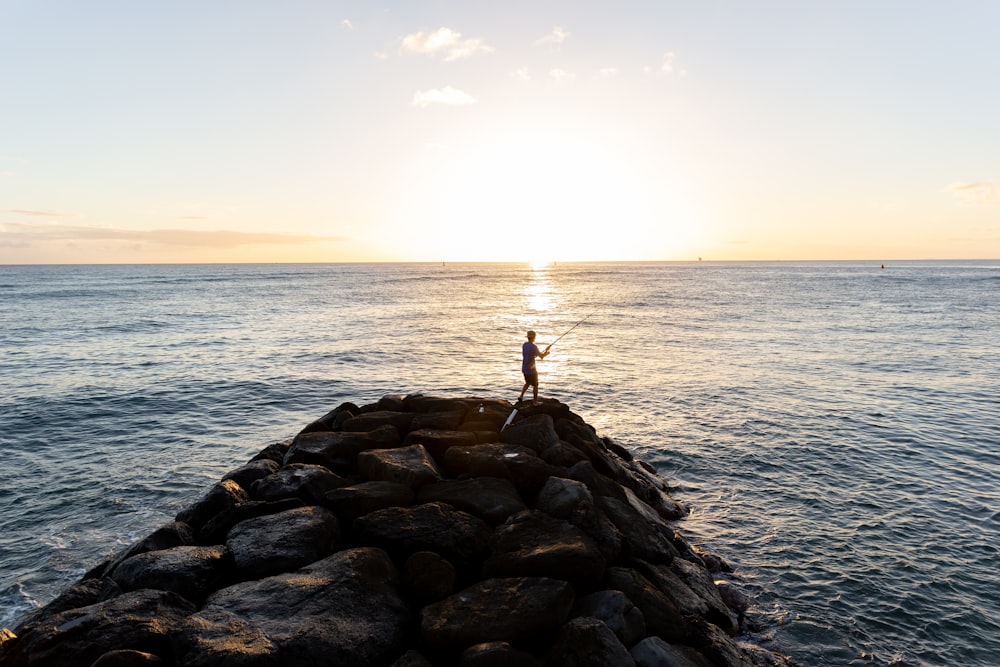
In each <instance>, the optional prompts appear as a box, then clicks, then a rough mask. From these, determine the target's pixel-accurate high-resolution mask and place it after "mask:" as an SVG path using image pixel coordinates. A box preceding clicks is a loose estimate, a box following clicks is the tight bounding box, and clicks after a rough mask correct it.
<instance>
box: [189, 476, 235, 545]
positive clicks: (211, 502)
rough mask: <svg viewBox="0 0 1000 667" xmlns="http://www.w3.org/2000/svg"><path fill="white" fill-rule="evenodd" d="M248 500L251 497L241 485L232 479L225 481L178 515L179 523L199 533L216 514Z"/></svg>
mask: <svg viewBox="0 0 1000 667" xmlns="http://www.w3.org/2000/svg"><path fill="white" fill-rule="evenodd" d="M248 500H250V497H249V496H248V495H247V492H246V491H244V490H243V489H242V488H241V487H240V485H239V484H237V483H236V482H234V481H233V480H231V479H227V480H223V481H221V482H219V483H218V484H216V485H215V486H213V487H212V489H211V490H210V491H209V492H208V493H207V494H205V496H204V497H203V498H202V499H201V500H199V501H198V502H196V503H195V504H194V505H192V506H191V507H189V508H188V509H186V510H184V511H182V512H181V513H180V514H178V515H177V521H180V522H183V523H186V524H188V525H189V526H191V529H192V530H194V531H195V533H197V532H198V531H199V530H201V528H202V526H204V525H205V523H207V522H208V520H209V519H211V518H212V517H213V516H215V515H216V514H218V513H220V512H222V511H225V510H227V509H232V508H233V507H235V506H236V505H239V504H240V503H245V502H247V501H248Z"/></svg>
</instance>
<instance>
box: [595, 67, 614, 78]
mask: <svg viewBox="0 0 1000 667" xmlns="http://www.w3.org/2000/svg"><path fill="white" fill-rule="evenodd" d="M617 75H618V68H617V67H602V68H601V69H599V70H597V76H600V77H609V76H617Z"/></svg>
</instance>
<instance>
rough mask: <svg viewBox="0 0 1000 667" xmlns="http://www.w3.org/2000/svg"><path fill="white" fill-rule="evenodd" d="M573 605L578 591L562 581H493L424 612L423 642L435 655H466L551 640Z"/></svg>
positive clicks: (457, 594) (517, 579)
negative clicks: (492, 646)
mask: <svg viewBox="0 0 1000 667" xmlns="http://www.w3.org/2000/svg"><path fill="white" fill-rule="evenodd" d="M573 600H574V593H573V587H572V586H570V585H569V584H568V583H567V582H565V581H560V580H558V579H546V578H543V577H516V578H509V579H487V580H485V581H481V582H478V583H476V584H473V585H472V586H470V587H468V588H466V589H464V590H462V591H460V592H458V593H456V594H455V595H452V596H450V597H448V598H445V599H444V600H442V601H441V602H437V603H435V604H431V605H428V606H426V607H424V608H423V610H422V611H421V620H420V636H421V641H422V642H423V644H424V645H426V646H427V647H429V648H430V649H431V650H434V651H461V650H464V649H465V648H467V647H469V646H474V645H476V644H483V643H486V642H496V641H505V642H511V643H513V644H517V643H518V642H522V641H528V640H533V639H536V638H539V637H547V636H549V635H551V633H553V632H554V631H555V630H556V629H557V628H559V627H560V626H562V624H563V623H565V622H566V619H567V618H568V617H569V612H570V610H571V609H572V607H573Z"/></svg>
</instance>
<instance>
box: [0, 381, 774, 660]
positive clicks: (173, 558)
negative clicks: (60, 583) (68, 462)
mask: <svg viewBox="0 0 1000 667" xmlns="http://www.w3.org/2000/svg"><path fill="white" fill-rule="evenodd" d="M512 409H513V406H512V405H511V404H510V403H508V402H506V401H501V400H496V399H482V398H456V399H448V398H437V397H426V396H420V395H412V396H385V397H383V398H382V399H380V400H379V401H377V402H376V403H373V404H369V405H362V406H358V405H355V404H354V403H342V404H340V405H339V406H338V407H337V408H335V409H333V410H331V411H330V412H328V413H327V414H325V415H324V416H323V417H321V418H319V419H317V420H315V421H313V422H311V423H310V424H308V425H307V426H306V427H305V428H304V429H302V431H301V432H299V434H298V435H296V436H295V438H293V439H291V440H287V441H284V442H280V443H275V444H272V445H269V446H267V447H265V448H264V449H263V450H261V451H260V452H259V453H258V454H257V455H255V456H253V457H252V458H251V459H250V460H249V461H248V462H247V463H246V464H244V465H241V466H238V467H236V468H234V469H232V471H231V472H230V473H228V474H227V475H225V477H224V478H223V479H222V480H221V481H220V482H219V483H218V484H216V485H214V486H213V487H211V488H210V489H209V490H208V491H207V492H206V493H205V494H204V495H203V496H202V497H201V498H200V499H198V500H197V501H196V502H194V503H193V504H192V505H191V506H190V507H188V508H187V509H185V510H183V511H182V512H180V513H178V514H177V517H176V520H175V521H173V522H172V523H169V524H167V525H165V526H163V527H161V528H160V529H158V530H156V531H154V532H153V533H152V534H150V535H149V536H148V537H146V538H144V539H142V540H140V541H138V542H136V543H135V544H134V545H132V546H131V547H129V548H128V549H125V550H124V551H123V552H122V553H121V554H120V555H117V556H114V557H111V558H109V559H107V560H106V561H105V562H103V563H100V564H99V565H97V566H95V567H93V568H92V569H91V570H90V571H89V572H87V574H86V575H85V576H84V578H83V579H82V580H80V581H79V582H77V583H76V584H74V585H72V586H70V587H69V588H68V589H67V590H66V591H65V592H64V593H63V594H62V595H60V596H59V597H58V598H57V599H55V600H53V601H52V602H51V603H50V604H49V605H47V606H46V607H44V608H42V609H39V610H37V611H36V612H34V613H32V614H31V615H29V616H28V617H27V618H26V619H25V620H24V622H23V623H22V624H21V625H20V626H18V627H17V628H15V629H14V631H13V632H11V631H9V630H3V631H2V632H0V664H2V665H4V667H28V666H36V665H39V666H40V665H45V666H50V665H51V666H54V667H60V666H62V665H74V666H76V665H82V666H83V667H90V666H91V665H101V666H102V667H114V666H118V667H134V666H140V665H155V664H159V665H165V666H166V667H275V666H284V665H320V664H343V665H352V666H353V665H356V666H359V667H365V666H368V665H372V666H378V667H385V666H389V665H391V666H393V667H426V666H427V665H446V666H448V667H453V666H456V665H457V666H459V667H490V666H494V665H497V666H499V665H503V666H505V667H506V666H507V665H517V666H518V667H534V666H542V665H554V666H563V665H565V666H569V665H573V666H580V665H595V666H596V665H624V666H626V667H627V666H628V665H632V664H635V665H638V666H640V667H653V666H656V667H660V666H662V665H673V666H681V667H706V666H707V665H713V666H723V667H735V666H737V665H751V664H755V665H763V664H770V665H784V664H787V663H786V662H784V659H783V658H781V657H780V656H777V655H775V654H771V653H767V652H766V651H763V649H759V648H757V647H747V646H744V645H741V644H738V643H736V642H735V641H734V640H733V639H732V636H733V635H735V634H737V633H738V632H739V631H740V629H741V627H742V621H743V619H744V617H745V615H746V613H747V612H748V607H750V606H751V601H749V600H748V599H747V598H746V596H745V595H744V594H742V593H741V592H740V591H739V589H738V586H737V584H736V583H734V582H735V581H736V580H737V579H738V577H736V576H735V575H734V574H733V573H732V571H731V570H732V568H731V567H729V566H728V565H726V564H725V562H724V561H722V560H721V559H720V558H718V557H717V556H715V555H713V554H710V553H709V552H707V551H704V550H703V549H700V548H698V547H691V546H689V545H688V544H687V542H686V541H685V540H684V539H683V537H682V536H681V535H680V534H679V533H678V532H677V530H676V526H675V525H674V524H673V523H672V522H673V521H675V520H676V519H677V518H679V517H681V516H683V514H684V510H683V508H682V507H681V506H680V505H679V504H678V503H677V502H676V501H675V500H674V499H673V498H672V497H671V496H670V489H669V487H668V486H667V484H666V482H664V481H663V480H662V479H660V478H659V477H658V476H656V474H655V470H654V469H652V468H651V467H650V466H648V465H647V464H644V463H643V462H641V461H637V460H635V459H634V458H633V457H632V455H631V454H630V453H629V452H628V450H627V449H625V448H624V447H622V446H621V445H620V444H618V443H615V442H614V441H612V440H610V439H608V438H602V437H600V436H598V435H597V433H596V431H595V430H594V429H593V428H592V427H591V426H589V425H588V424H586V423H585V422H584V421H583V419H582V418H580V417H579V416H578V415H576V414H574V413H573V412H572V411H570V410H569V408H568V407H567V406H565V405H564V404H562V403H559V402H558V401H552V400H543V401H541V402H540V404H538V405H522V406H520V407H519V410H518V414H517V415H516V417H515V419H514V420H513V422H512V424H511V425H510V426H509V427H508V428H506V429H504V430H503V431H502V432H501V427H502V425H503V424H504V422H505V421H506V420H507V418H508V416H509V415H510V414H511V412H512ZM709 567H711V568H712V571H710V569H709ZM720 571H727V581H726V582H721V583H720V584H717V583H716V581H715V579H714V576H713V575H714V574H715V573H718V572H720Z"/></svg>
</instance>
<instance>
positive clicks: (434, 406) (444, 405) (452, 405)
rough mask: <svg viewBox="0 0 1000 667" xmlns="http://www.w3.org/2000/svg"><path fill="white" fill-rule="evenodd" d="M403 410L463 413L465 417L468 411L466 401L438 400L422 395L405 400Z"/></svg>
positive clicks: (415, 395)
mask: <svg viewBox="0 0 1000 667" xmlns="http://www.w3.org/2000/svg"><path fill="white" fill-rule="evenodd" d="M403 409H404V410H406V411H408V412H417V413H429V412H461V413H462V414H463V415H464V414H465V412H466V410H467V409H468V405H466V403H465V401H463V400H462V399H458V398H437V397H434V396H423V395H422V394H411V395H410V396H407V397H406V398H404V399H403Z"/></svg>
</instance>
